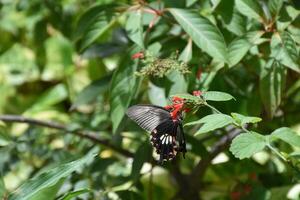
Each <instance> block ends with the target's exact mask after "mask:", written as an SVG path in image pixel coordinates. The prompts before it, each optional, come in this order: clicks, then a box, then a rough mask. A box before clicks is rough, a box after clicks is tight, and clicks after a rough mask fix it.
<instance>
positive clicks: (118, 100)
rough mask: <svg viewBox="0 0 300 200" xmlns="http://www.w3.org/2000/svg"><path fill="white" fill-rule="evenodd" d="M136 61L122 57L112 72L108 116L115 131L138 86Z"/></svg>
mask: <svg viewBox="0 0 300 200" xmlns="http://www.w3.org/2000/svg"><path fill="white" fill-rule="evenodd" d="M137 64H138V63H137V62H133V61H132V60H131V59H130V58H128V57H124V58H123V59H122V61H121V65H120V66H119V68H118V69H117V70H116V71H115V72H114V75H113V78H112V81H111V85H110V96H109V98H110V108H111V111H110V116H111V121H112V125H113V132H115V131H116V130H117V128H118V126H119V124H120V122H121V120H122V119H123V117H124V115H125V112H126V110H127V108H128V106H129V104H130V101H131V99H132V97H133V95H134V94H135V92H136V90H137V88H138V79H137V77H136V76H135V75H134V72H135V71H136V69H137Z"/></svg>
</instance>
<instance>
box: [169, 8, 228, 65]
mask: <svg viewBox="0 0 300 200" xmlns="http://www.w3.org/2000/svg"><path fill="white" fill-rule="evenodd" d="M169 10H170V12H171V14H172V15H173V16H174V17H175V19H176V20H177V21H178V23H179V24H180V25H181V27H182V28H183V29H184V30H185V31H186V32H187V33H188V34H189V36H190V37H191V38H192V40H193V41H194V42H195V44H196V45H197V46H198V47H199V48H201V49H202V50H203V51H205V52H206V53H207V54H209V55H210V56H211V57H213V58H215V59H217V60H219V61H222V62H227V60H228V59H227V49H226V43H225V40H224V38H223V36H222V34H221V32H220V31H219V30H218V28H217V27H216V26H215V25H213V24H212V23H211V22H210V21H209V20H208V19H206V18H204V17H201V16H200V15H199V14H198V13H195V12H192V11H188V10H185V9H175V8H172V9H169Z"/></svg>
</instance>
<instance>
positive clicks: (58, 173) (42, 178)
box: [9, 149, 98, 200]
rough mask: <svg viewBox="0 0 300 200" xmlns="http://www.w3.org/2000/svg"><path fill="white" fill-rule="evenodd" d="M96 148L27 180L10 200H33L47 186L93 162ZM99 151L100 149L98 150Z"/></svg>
mask: <svg viewBox="0 0 300 200" xmlns="http://www.w3.org/2000/svg"><path fill="white" fill-rule="evenodd" d="M96 150H97V149H92V150H91V151H90V152H89V153H88V154H87V155H85V156H84V157H83V158H81V159H78V160H75V161H72V162H69V163H66V164H61V165H59V166H57V167H55V168H53V169H50V170H47V171H46V172H44V173H42V174H40V175H38V176H36V177H34V178H32V179H29V180H27V181H26V182H25V183H24V184H23V185H21V186H20V187H19V188H18V189H17V190H16V191H15V192H13V193H12V195H11V196H10V198H9V199H10V200H31V198H32V197H34V195H36V194H37V193H38V192H40V191H41V190H43V189H45V188H49V187H52V186H54V185H55V184H57V182H59V181H60V180H61V179H62V178H66V177H68V176H69V175H70V174H71V173H72V172H74V171H76V170H77V169H80V168H82V167H83V166H84V165H85V164H87V163H89V162H91V161H92V160H93V159H94V157H95V156H96ZM97 151H98V150H97Z"/></svg>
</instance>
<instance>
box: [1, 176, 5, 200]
mask: <svg viewBox="0 0 300 200" xmlns="http://www.w3.org/2000/svg"><path fill="white" fill-rule="evenodd" d="M5 196H6V188H5V184H4V181H3V178H2V176H0V199H5Z"/></svg>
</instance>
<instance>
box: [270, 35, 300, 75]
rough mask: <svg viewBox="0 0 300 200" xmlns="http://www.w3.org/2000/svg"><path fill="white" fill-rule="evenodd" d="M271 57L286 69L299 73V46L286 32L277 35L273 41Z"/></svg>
mask: <svg viewBox="0 0 300 200" xmlns="http://www.w3.org/2000/svg"><path fill="white" fill-rule="evenodd" d="M271 57H272V58H274V59H275V60H277V61H278V62H280V63H281V64H283V65H285V66H286V67H288V68H290V69H292V70H294V71H296V72H299V73H300V66H299V53H298V50H297V45H296V43H295V41H294V40H293V38H292V37H291V36H290V34H289V33H288V32H286V31H284V32H283V33H281V34H278V33H275V34H274V35H273V37H272V39H271Z"/></svg>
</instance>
